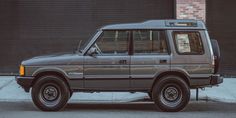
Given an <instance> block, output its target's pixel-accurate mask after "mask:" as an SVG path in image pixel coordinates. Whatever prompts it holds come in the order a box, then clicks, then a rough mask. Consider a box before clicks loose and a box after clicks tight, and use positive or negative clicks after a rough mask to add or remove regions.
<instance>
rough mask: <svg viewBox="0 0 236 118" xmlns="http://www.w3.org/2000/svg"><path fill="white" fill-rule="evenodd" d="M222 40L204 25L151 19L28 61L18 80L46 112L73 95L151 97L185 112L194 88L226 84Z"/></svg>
mask: <svg viewBox="0 0 236 118" xmlns="http://www.w3.org/2000/svg"><path fill="white" fill-rule="evenodd" d="M219 60H220V52H219V47H218V44H217V41H216V40H210V38H209V36H208V32H207V29H206V27H205V25H204V23H203V22H202V21H196V20H149V21H146V22H142V23H129V24H116V25H108V26H104V27H102V28H100V29H99V30H98V32H97V33H96V34H95V35H94V37H93V38H92V39H91V40H89V41H88V42H87V43H85V45H84V46H82V47H80V48H79V49H78V50H77V51H76V52H75V53H69V54H54V55H47V56H39V57H34V58H32V59H28V60H25V61H23V62H22V63H21V66H20V75H19V76H17V77H16V81H17V83H18V84H19V85H21V86H22V87H23V88H24V90H25V91H26V92H29V90H30V88H32V90H31V94H32V99H33V102H34V104H35V105H36V106H37V107H38V108H39V109H41V110H44V111H57V110H60V109H62V108H63V107H64V106H65V105H66V104H67V101H68V99H69V98H70V96H72V94H73V92H78V91H83V92H94V91H128V92H146V93H148V95H149V96H150V98H151V99H152V100H153V101H154V102H155V105H156V106H157V107H159V108H160V109H161V110H163V111H171V112H173V111H180V110H182V109H183V108H184V107H185V106H186V105H187V104H188V102H189V99H190V89H191V88H200V87H206V86H213V85H217V84H220V83H222V82H223V79H222V77H220V75H219V74H216V73H217V71H218V66H219Z"/></svg>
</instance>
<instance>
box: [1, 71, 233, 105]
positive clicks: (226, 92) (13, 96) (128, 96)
mask: <svg viewBox="0 0 236 118" xmlns="http://www.w3.org/2000/svg"><path fill="white" fill-rule="evenodd" d="M235 85H236V78H235V79H233V78H225V79H224V82H223V84H220V86H218V87H213V88H206V89H205V90H201V89H199V99H200V100H213V101H221V102H229V103H232V102H234V103H236V90H234V89H235V88H234V86H235ZM147 98H148V95H147V94H146V93H142V92H136V93H129V92H100V93H82V92H79V93H74V94H73V96H72V97H71V99H70V102H73V101H79V102H131V101H138V100H143V99H147ZM195 98H196V90H191V100H195ZM0 101H31V94H30V93H26V92H24V90H23V89H22V88H20V86H19V85H18V84H17V83H16V81H15V78H14V77H13V76H0Z"/></svg>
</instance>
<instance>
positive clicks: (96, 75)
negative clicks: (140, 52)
mask: <svg viewBox="0 0 236 118" xmlns="http://www.w3.org/2000/svg"><path fill="white" fill-rule="evenodd" d="M90 51H95V53H93V52H92V53H91V52H90ZM128 52H129V31H115V30H114V31H103V33H102V34H101V36H99V38H98V39H97V40H96V41H95V43H94V44H93V45H92V46H91V48H90V49H89V51H88V53H87V54H86V55H85V56H84V87H85V88H87V89H99V90H124V89H129V87H130V78H129V69H130V56H129V53H128Z"/></svg>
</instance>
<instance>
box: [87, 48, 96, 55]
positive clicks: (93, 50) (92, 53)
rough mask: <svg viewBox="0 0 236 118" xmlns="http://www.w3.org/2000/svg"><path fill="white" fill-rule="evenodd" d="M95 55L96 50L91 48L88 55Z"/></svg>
mask: <svg viewBox="0 0 236 118" xmlns="http://www.w3.org/2000/svg"><path fill="white" fill-rule="evenodd" d="M95 54H97V48H95V47H91V48H90V49H89V51H88V55H89V56H94V55H95Z"/></svg>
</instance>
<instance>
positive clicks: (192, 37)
mask: <svg viewBox="0 0 236 118" xmlns="http://www.w3.org/2000/svg"><path fill="white" fill-rule="evenodd" d="M173 35H174V42H175V46H176V49H177V52H178V53H179V54H203V53H204V50H203V43H202V41H201V38H200V37H201V36H200V33H199V32H186V31H175V32H174V33H173Z"/></svg>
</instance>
